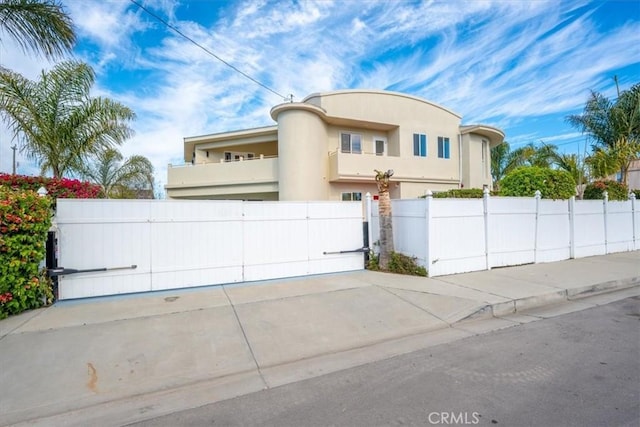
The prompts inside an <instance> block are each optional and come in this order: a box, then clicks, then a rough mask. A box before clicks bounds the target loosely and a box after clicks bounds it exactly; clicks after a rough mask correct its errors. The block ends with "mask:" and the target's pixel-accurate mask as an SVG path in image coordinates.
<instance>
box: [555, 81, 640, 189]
mask: <svg viewBox="0 0 640 427" xmlns="http://www.w3.org/2000/svg"><path fill="white" fill-rule="evenodd" d="M567 121H568V122H569V123H570V124H571V125H573V126H574V127H577V128H580V129H581V130H582V132H583V133H586V134H587V135H588V136H589V138H590V139H591V141H592V145H591V148H592V150H593V156H592V159H591V160H590V161H589V162H590V164H591V165H592V168H593V170H594V172H596V174H597V175H601V174H604V173H609V174H610V173H611V172H612V171H613V172H616V171H620V172H621V175H622V182H623V183H624V184H626V183H627V179H628V171H629V166H630V164H631V162H632V161H633V160H635V159H637V158H639V157H640V83H637V84H635V85H633V86H632V87H631V88H630V89H628V90H626V91H623V92H622V93H621V94H620V95H619V96H618V99H617V100H616V101H615V102H613V101H611V100H610V99H609V98H607V97H605V96H604V95H602V94H600V93H597V92H591V96H590V98H589V99H588V100H587V103H586V104H585V107H584V111H583V113H582V114H581V115H571V116H568V117H567ZM605 176H606V175H605Z"/></svg>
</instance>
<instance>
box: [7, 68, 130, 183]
mask: <svg viewBox="0 0 640 427" xmlns="http://www.w3.org/2000/svg"><path fill="white" fill-rule="evenodd" d="M94 79H95V76H94V73H93V70H92V69H91V67H89V66H88V65H87V64H84V63H81V62H76V61H66V62H62V63H60V64H57V65H56V66H55V67H54V68H53V69H52V70H51V71H49V72H45V71H43V72H42V74H41V76H40V79H39V80H37V81H31V80H29V79H27V78H25V77H23V76H22V75H20V74H18V73H14V72H12V71H10V70H6V69H4V70H0V116H2V118H4V119H5V120H6V121H7V123H8V125H9V128H10V131H11V132H12V133H13V136H14V138H16V139H18V141H19V142H20V145H21V151H24V152H25V153H26V155H27V157H29V158H31V159H33V160H35V161H36V162H37V163H39V164H40V166H41V169H42V173H43V174H44V173H45V172H48V171H50V172H51V173H52V174H53V176H54V177H60V176H63V175H65V174H70V173H72V172H73V171H77V170H79V169H80V167H81V165H82V163H83V162H86V160H87V158H88V157H89V156H91V155H96V154H98V153H100V152H102V151H104V150H105V149H107V148H111V147H113V146H114V145H119V144H121V143H122V142H123V141H124V140H126V139H127V138H128V137H130V136H131V135H132V134H133V130H132V129H131V128H129V126H128V122H129V121H130V120H133V119H134V118H135V113H134V112H133V111H132V110H131V109H129V108H128V107H126V106H124V105H122V104H120V103H119V102H116V101H113V100H110V99H108V98H103V97H93V98H92V97H90V96H89V91H90V89H91V86H92V85H93V83H94Z"/></svg>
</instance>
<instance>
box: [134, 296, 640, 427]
mask: <svg viewBox="0 0 640 427" xmlns="http://www.w3.org/2000/svg"><path fill="white" fill-rule="evenodd" d="M134 425H135V426H253V425H259V426H296V427H299V426H382V425H384V426H401V425H415V426H429V425H490V426H496V425H497V426H500V425H502V426H580V427H584V426H639V425H640V297H634V298H628V299H625V300H622V301H618V302H615V303H612V304H608V305H605V306H600V307H597V308H592V309H588V310H584V311H580V312H576V313H573V314H568V315H564V316H560V317H555V318H551V319H545V320H540V321H536V322H532V323H528V324H525V325H521V326H516V327H512V328H509V329H505V330H501V331H496V332H492V333H489V334H485V335H480V336H475V337H471V338H467V339H464V340H460V341H456V342H454V343H451V344H446V345H441V346H436V347H431V348H429V349H426V350H422V351H417V352H414V353H411V354H408V355H404V356H399V357H395V358H393V359H388V360H385V361H381V362H376V363H371V364H368V365H365V366H361V367H357V368H353V369H349V370H345V371H341V372H336V373H333V374H329V375H325V376H322V377H318V378H314V379H311V380H307V381H301V382H298V383H294V384H290V385H286V386H282V387H278V388H274V389H271V390H265V391H262V392H258V393H254V394H250V395H246V396H242V397H238V398H235V399H231V400H227V401H223V402H218V403H215V404H211V405H207V406H203V407H200V408H196V409H193V410H188V411H183V412H177V413H174V414H171V415H168V416H163V417H160V418H155V419H152V420H148V421H146V422H143V423H139V424H134Z"/></svg>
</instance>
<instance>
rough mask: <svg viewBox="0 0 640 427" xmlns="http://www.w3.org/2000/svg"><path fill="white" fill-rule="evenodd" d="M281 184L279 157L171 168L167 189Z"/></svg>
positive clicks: (223, 161)
mask: <svg viewBox="0 0 640 427" xmlns="http://www.w3.org/2000/svg"><path fill="white" fill-rule="evenodd" d="M258 183H265V184H266V183H275V184H276V186H277V183H278V157H277V156H259V157H255V158H253V159H239V160H231V161H225V160H224V159H223V160H222V161H221V162H219V163H213V162H212V163H195V164H191V163H187V164H184V165H169V168H168V176H167V189H172V188H174V189H178V188H196V187H215V186H233V185H243V184H258Z"/></svg>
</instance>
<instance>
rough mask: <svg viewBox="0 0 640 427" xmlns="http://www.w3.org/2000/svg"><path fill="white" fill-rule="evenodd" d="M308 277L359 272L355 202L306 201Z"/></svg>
mask: <svg viewBox="0 0 640 427" xmlns="http://www.w3.org/2000/svg"><path fill="white" fill-rule="evenodd" d="M307 206H308V209H309V210H308V214H307V215H308V218H309V219H308V221H307V224H308V235H309V237H310V238H309V239H308V245H309V249H308V252H309V266H308V273H309V274H321V273H332V272H339V271H352V270H360V269H362V266H363V262H364V255H363V254H362V252H351V253H342V254H340V253H325V252H340V251H353V250H358V249H361V248H362V245H363V238H362V232H363V229H362V204H361V203H359V202H340V203H333V202H309V203H308V204H307Z"/></svg>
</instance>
